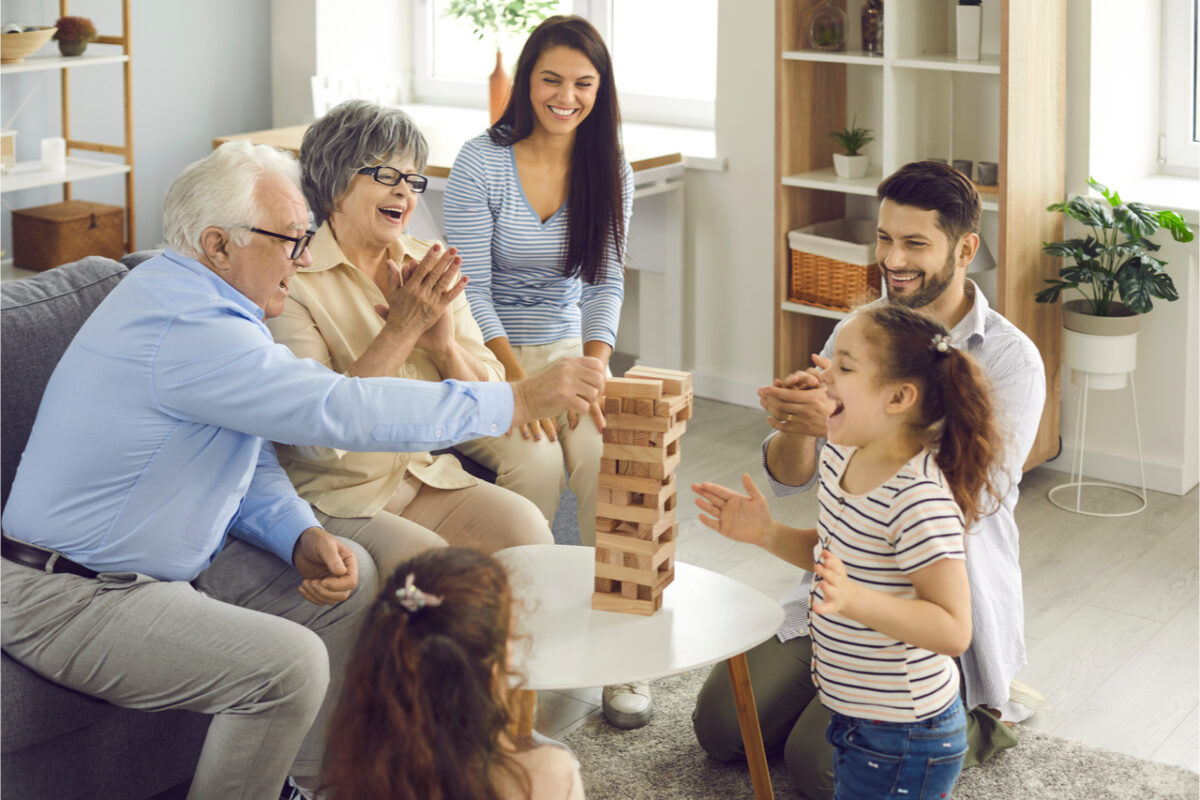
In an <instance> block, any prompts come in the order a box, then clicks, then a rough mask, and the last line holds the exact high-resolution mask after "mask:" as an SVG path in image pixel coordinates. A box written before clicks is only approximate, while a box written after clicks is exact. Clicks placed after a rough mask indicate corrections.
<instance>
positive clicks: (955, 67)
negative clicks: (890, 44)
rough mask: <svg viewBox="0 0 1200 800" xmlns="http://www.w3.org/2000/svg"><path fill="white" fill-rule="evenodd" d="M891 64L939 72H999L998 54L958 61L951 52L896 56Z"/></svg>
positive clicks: (984, 73)
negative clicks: (906, 56) (911, 56)
mask: <svg viewBox="0 0 1200 800" xmlns="http://www.w3.org/2000/svg"><path fill="white" fill-rule="evenodd" d="M892 66H895V67H901V68H904V69H932V70H938V71H940V72H975V73H980V74H983V75H999V74H1000V56H983V57H981V58H980V59H979V60H978V61H959V60H958V56H956V55H954V54H953V53H941V54H939V55H928V56H920V57H917V58H897V59H895V60H893V61H892Z"/></svg>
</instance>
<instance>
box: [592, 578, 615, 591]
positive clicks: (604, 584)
mask: <svg viewBox="0 0 1200 800" xmlns="http://www.w3.org/2000/svg"><path fill="white" fill-rule="evenodd" d="M612 590H613V582H612V581H610V580H609V579H608V578H596V591H597V592H611V591H612Z"/></svg>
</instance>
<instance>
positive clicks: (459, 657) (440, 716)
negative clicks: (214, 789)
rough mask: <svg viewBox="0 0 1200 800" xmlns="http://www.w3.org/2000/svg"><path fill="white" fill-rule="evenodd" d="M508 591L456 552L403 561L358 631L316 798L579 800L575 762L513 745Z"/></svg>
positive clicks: (553, 751)
mask: <svg viewBox="0 0 1200 800" xmlns="http://www.w3.org/2000/svg"><path fill="white" fill-rule="evenodd" d="M511 629H512V594H511V592H510V590H509V584H508V576H507V574H506V573H505V571H504V568H503V567H502V566H500V564H499V563H497V562H496V561H495V560H494V559H492V558H491V557H490V556H486V555H484V554H482V553H480V552H478V551H476V550H469V549H465V548H455V547H449V548H436V549H433V550H428V551H426V552H424V553H422V554H420V555H418V556H416V557H415V558H413V559H411V560H409V561H408V562H406V563H404V564H401V565H400V566H399V568H398V569H397V570H396V572H395V574H393V575H392V577H391V578H390V580H389V581H388V583H387V585H386V586H384V588H383V590H382V591H381V592H380V594H379V597H378V599H377V600H376V601H375V604H374V606H372V608H371V610H370V612H369V614H368V616H367V620H366V622H365V623H364V625H363V629H362V633H361V634H360V636H359V640H358V644H357V646H356V648H355V651H354V654H353V656H352V658H351V663H350V667H349V669H348V671H347V680H346V683H345V688H344V689H343V691H342V695H341V698H340V700H339V701H338V704H337V710H336V711H335V714H334V718H333V721H332V723H331V724H330V731H329V738H328V745H327V747H326V754H325V772H324V774H323V775H322V778H321V782H322V789H321V791H323V792H328V793H329V794H330V795H331V796H333V797H337V798H348V799H349V798H353V800H517V799H518V798H520V799H521V800H583V784H582V782H581V780H580V776H579V764H578V762H576V761H575V758H574V757H573V756H572V755H571V754H570V752H569V751H568V750H566V749H565V748H563V747H559V746H555V745H541V746H536V747H528V746H525V747H522V746H518V745H517V744H516V743H515V742H514V741H513V740H512V739H511V738H510V737H509V736H508V735H507V734H506V732H505V730H506V728H507V726H508V725H509V722H510V716H509V711H508V709H509V695H510V693H511V691H512V689H511V686H510V682H511V681H510V679H512V678H514V677H516V676H515V673H514V672H513V671H512V668H511V667H510V665H509V663H508V650H509V639H510V637H511V635H512V630H511Z"/></svg>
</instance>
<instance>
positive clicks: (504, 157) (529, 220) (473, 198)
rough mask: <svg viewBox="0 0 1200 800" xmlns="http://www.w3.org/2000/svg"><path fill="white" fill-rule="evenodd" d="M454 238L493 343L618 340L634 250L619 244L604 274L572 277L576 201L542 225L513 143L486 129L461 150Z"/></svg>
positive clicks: (450, 234) (449, 190) (629, 197)
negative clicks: (571, 220)
mask: <svg viewBox="0 0 1200 800" xmlns="http://www.w3.org/2000/svg"><path fill="white" fill-rule="evenodd" d="M622 167H623V172H622V177H623V183H624V188H623V195H624V209H623V212H624V215H625V230H626V231H628V230H629V220H630V217H631V216H632V214H633V170H632V169H630V167H629V163H628V162H626V161H624V159H622ZM442 211H443V217H444V220H445V224H446V241H447V242H449V243H450V245H452V246H453V247H457V248H458V252H459V255H460V256H462V260H463V264H462V272H463V274H464V275H466V276H467V277H469V278H470V283H469V284H468V285H467V292H466V294H467V299H468V300H469V301H470V303H471V312H472V313H473V314H474V315H475V321H476V322H478V323H479V328H480V330H481V331H482V332H483V339H484V341H490V340H492V339H495V338H497V337H500V336H505V337H507V338H508V341H509V343H510V344H512V345H514V346H522V345H538V344H548V343H550V342H558V341H562V340H563V339H578V338H582V340H583V341H584V342H588V341H601V342H604V343H606V344H608V345H615V344H616V341H617V323H618V321H619V319H620V314H621V300H622V299H623V297H624V294H625V278H624V264H625V257H624V256H625V254H624V252H619V251H618V249H617V246H616V243H615V242H611V241H610V243H609V252H608V261H607V263H606V264H605V270H604V280H603V281H601V282H600V283H597V284H587V283H584V282H583V281H582V280H581V279H580V278H567V277H564V276H563V274H562V260H563V256H564V255H565V254H566V250H567V237H568V230H567V219H568V214H569V212H570V209H569V208H568V204H567V203H565V202H564V203H563V205H562V206H561V207H560V208H559V209H558V211H556V212H554V214H553V215H552V216H551V217H550V218H549V219H547V220H546V221H545V222H542V220H541V218H540V217H539V216H538V214H537V212H535V211H534V210H533V207H532V206H531V205H530V204H529V201H528V200H527V199H526V197H525V192H524V190H523V189H522V188H521V181H520V179H519V178H518V176H517V162H516V159H515V157H514V155H513V149H512V147H506V146H501V145H497V144H495V143H493V142H492V140H491V137H490V136H489V135H488V134H487V133H486V132H485V133H483V134H481V135H479V136H477V137H475V138H474V139H471V140H469V141H468V142H467V143H466V144H464V145H463V147H462V150H460V151H459V153H458V157H457V158H456V159H455V160H454V166H453V168H452V169H451V170H450V178H449V180H448V182H447V183H446V195H445V200H444V205H443V208H442Z"/></svg>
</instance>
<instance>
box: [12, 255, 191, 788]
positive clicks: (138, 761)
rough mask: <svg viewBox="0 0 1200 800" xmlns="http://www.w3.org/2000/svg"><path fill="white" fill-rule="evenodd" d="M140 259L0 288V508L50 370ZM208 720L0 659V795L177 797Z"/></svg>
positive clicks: (95, 263) (82, 264)
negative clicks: (143, 705) (96, 692)
mask: <svg viewBox="0 0 1200 800" xmlns="http://www.w3.org/2000/svg"><path fill="white" fill-rule="evenodd" d="M144 257H145V254H134V255H132V256H127V257H126V261H127V264H122V263H118V262H116V261H112V260H109V259H107V258H100V257H95V256H93V257H89V258H85V259H83V260H82V261H77V262H75V263H73V264H66V265H64V266H61V267H58V268H56V269H52V270H49V271H47V272H43V273H41V274H39V275H36V276H34V277H32V278H26V279H22V280H18V281H9V282H7V283H4V284H3V285H0V382H2V385H3V387H4V388H3V392H2V393H0V507H2V506H3V504H4V503H5V502H7V500H8V493H9V489H10V488H11V487H12V481H13V476H14V474H15V473H16V469H17V463H18V461H19V460H20V457H21V451H22V450H24V448H25V442H26V441H27V440H28V438H29V432H30V429H31V428H32V427H33V419H34V415H35V414H36V413H37V407H38V403H39V402H40V401H41V397H42V392H43V391H45V388H46V382H47V381H48V380H49V378H50V373H51V371H53V369H54V366H55V365H56V364H57V363H58V360H59V358H61V357H62V354H63V351H64V350H66V347H67V345H68V344H69V343H70V341H71V339H72V337H74V335H75V332H76V331H77V330H78V329H79V326H80V325H82V324H83V322H84V320H85V319H87V317H88V315H90V314H91V312H92V309H94V308H95V307H96V305H97V304H98V303H99V302H100V301H101V300H102V299H103V298H104V296H105V295H107V294H108V292H109V291H111V290H112V288H113V287H114V286H116V285H117V283H118V282H119V281H120V280H121V279H122V278H123V277H124V276H125V274H126V273H127V271H128V267H129V266H132V265H133V264H134V263H137V262H138V261H140V260H142V258H144ZM210 719H211V718H210V717H208V716H205V715H202V714H194V713H191V712H186V711H171V712H163V713H158V714H149V713H145V712H141V711H133V710H130V709H125V708H118V707H117V706H114V705H111V704H109V703H106V702H104V701H102V700H97V699H95V698H92V697H89V696H87V695H84V694H80V693H79V692H75V691H72V690H70V689H66V688H63V687H61V686H58V685H57V684H54V683H51V682H49V681H47V680H45V679H43V678H41V677H39V676H38V675H36V674H35V673H33V672H31V671H30V670H28V669H26V668H25V667H23V666H22V665H20V664H18V663H17V662H16V661H14V660H13V659H11V658H9V657H8V656H7V655H4V656H0V797H3V798H7V799H8V800H71V799H72V798H89V799H90V798H105V800H121V799H123V798H128V799H129V800H143V799H144V798H149V797H156V798H159V800H165V798H168V797H182V796H183V793H185V792H186V785H187V783H188V782H189V781H190V779H191V775H192V773H193V772H194V770H195V765H196V760H197V758H198V757H199V754H200V747H201V745H202V743H203V740H204V734H205V732H206V731H207V729H208V723H209V721H210ZM181 787H182V788H181Z"/></svg>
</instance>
